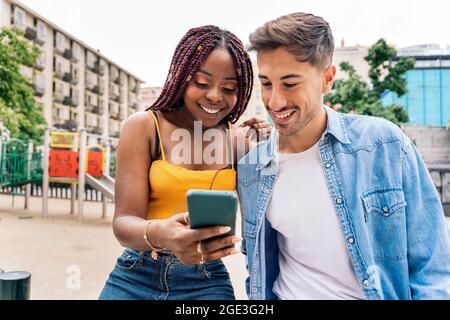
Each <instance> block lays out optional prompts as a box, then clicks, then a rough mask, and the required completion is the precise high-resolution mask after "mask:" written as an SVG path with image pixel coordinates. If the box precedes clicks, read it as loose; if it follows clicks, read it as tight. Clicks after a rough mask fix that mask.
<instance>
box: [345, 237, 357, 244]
mask: <svg viewBox="0 0 450 320" xmlns="http://www.w3.org/2000/svg"><path fill="white" fill-rule="evenodd" d="M347 241H348V243H350V244H354V243H355V239H354V238H352V237H350V238H348V239H347Z"/></svg>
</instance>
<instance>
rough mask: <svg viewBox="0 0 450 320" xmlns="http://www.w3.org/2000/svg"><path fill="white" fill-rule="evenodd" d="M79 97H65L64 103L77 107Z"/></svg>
mask: <svg viewBox="0 0 450 320" xmlns="http://www.w3.org/2000/svg"><path fill="white" fill-rule="evenodd" d="M78 102H79V101H78V98H77V97H67V96H66V97H64V100H63V102H62V103H63V104H64V105H66V106H70V107H77V106H78Z"/></svg>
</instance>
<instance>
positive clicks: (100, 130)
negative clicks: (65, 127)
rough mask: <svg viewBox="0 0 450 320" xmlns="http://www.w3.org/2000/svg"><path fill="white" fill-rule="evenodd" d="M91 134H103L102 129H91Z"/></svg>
mask: <svg viewBox="0 0 450 320" xmlns="http://www.w3.org/2000/svg"><path fill="white" fill-rule="evenodd" d="M91 132H92V133H93V134H102V133H103V128H100V127H93V128H92V130H91Z"/></svg>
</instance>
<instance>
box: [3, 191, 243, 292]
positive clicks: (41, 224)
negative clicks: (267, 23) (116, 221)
mask: <svg viewBox="0 0 450 320" xmlns="http://www.w3.org/2000/svg"><path fill="white" fill-rule="evenodd" d="M23 202H24V198H23V197H15V200H14V205H15V208H13V207H12V197H11V196H4V195H0V268H2V269H4V270H5V271H28V272H31V274H32V276H31V294H30V296H31V297H30V298H31V299H39V300H40V299H43V300H59V299H62V300H78V299H88V300H90V299H97V297H98V295H99V293H100V291H101V290H102V288H103V285H104V283H105V281H106V279H107V277H108V274H109V273H110V272H111V271H112V269H113V267H114V264H115V261H116V259H117V257H118V256H119V255H120V254H121V252H122V247H121V246H120V244H119V243H118V242H117V240H116V239H115V237H114V235H113V232H112V228H111V221H112V217H113V212H114V205H113V204H109V205H108V214H107V217H106V218H105V219H102V218H101V212H102V204H101V203H95V202H85V207H84V208H85V214H84V222H83V223H79V222H78V220H77V217H76V216H71V215H70V214H69V212H70V201H68V200H60V199H50V201H49V218H48V219H42V218H41V206H42V202H41V199H40V198H32V199H31V206H30V209H29V210H23ZM238 225H240V223H238ZM238 232H239V234H240V230H238ZM224 262H225V264H226V265H227V268H228V270H229V272H230V276H231V281H232V283H233V286H234V288H235V294H236V298H237V299H247V295H246V293H245V278H246V270H245V262H244V256H243V255H242V254H241V253H239V254H236V255H234V256H230V257H227V258H225V259H224Z"/></svg>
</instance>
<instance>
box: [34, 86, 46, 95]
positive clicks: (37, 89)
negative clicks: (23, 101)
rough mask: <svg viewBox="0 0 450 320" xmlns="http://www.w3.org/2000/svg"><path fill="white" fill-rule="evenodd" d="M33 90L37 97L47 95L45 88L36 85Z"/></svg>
mask: <svg viewBox="0 0 450 320" xmlns="http://www.w3.org/2000/svg"><path fill="white" fill-rule="evenodd" d="M33 89H34V95H35V96H36V97H42V96H43V95H44V94H45V88H42V87H40V86H37V85H36V84H34V85H33Z"/></svg>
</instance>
